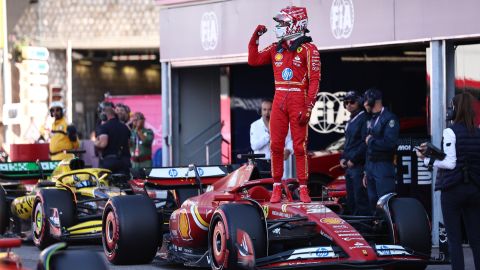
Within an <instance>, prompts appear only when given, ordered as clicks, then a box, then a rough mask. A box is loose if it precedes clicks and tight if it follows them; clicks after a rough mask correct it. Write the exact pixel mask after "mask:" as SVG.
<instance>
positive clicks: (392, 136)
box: [363, 88, 400, 212]
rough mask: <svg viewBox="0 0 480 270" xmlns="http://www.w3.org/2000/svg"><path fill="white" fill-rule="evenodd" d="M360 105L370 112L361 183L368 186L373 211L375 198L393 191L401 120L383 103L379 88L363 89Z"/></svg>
mask: <svg viewBox="0 0 480 270" xmlns="http://www.w3.org/2000/svg"><path fill="white" fill-rule="evenodd" d="M363 105H364V107H365V110H366V111H367V112H368V113H370V115H371V118H370V120H369V121H368V123H367V137H366V138H365V143H366V145H367V159H366V164H365V176H364V177H363V182H364V183H363V184H364V185H365V186H366V187H367V192H368V201H369V203H370V211H371V212H375V209H376V205H377V201H378V199H379V198H380V197H382V196H383V195H385V194H388V193H392V192H395V167H394V164H393V158H394V155H395V150H396V146H397V140H398V134H399V132H400V124H399V123H398V120H397V117H396V116H395V115H394V114H393V113H392V112H390V111H389V110H388V109H387V108H385V107H384V106H383V101H382V92H380V91H379V90H378V89H374V88H372V89H368V90H367V91H366V92H365V94H364V103H363Z"/></svg>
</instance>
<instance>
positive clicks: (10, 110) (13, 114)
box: [2, 103, 22, 125]
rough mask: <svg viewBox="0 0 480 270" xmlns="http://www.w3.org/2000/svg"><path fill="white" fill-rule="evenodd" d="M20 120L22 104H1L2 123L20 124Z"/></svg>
mask: <svg viewBox="0 0 480 270" xmlns="http://www.w3.org/2000/svg"><path fill="white" fill-rule="evenodd" d="M21 121H22V104H21V103H11V104H4V105H3V119H2V122H3V124H4V125H13V124H20V123H21Z"/></svg>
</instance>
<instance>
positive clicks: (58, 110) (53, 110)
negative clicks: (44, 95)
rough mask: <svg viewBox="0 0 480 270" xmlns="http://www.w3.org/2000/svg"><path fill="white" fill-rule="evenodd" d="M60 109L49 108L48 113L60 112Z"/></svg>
mask: <svg viewBox="0 0 480 270" xmlns="http://www.w3.org/2000/svg"><path fill="white" fill-rule="evenodd" d="M61 111H62V108H51V109H50V112H61Z"/></svg>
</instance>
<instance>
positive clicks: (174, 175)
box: [168, 169, 178, 178]
mask: <svg viewBox="0 0 480 270" xmlns="http://www.w3.org/2000/svg"><path fill="white" fill-rule="evenodd" d="M168 175H170V177H172V178H174V177H177V175H178V171H177V170H176V169H170V170H168Z"/></svg>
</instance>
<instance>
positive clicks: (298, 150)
mask: <svg viewBox="0 0 480 270" xmlns="http://www.w3.org/2000/svg"><path fill="white" fill-rule="evenodd" d="M273 19H274V20H275V22H276V23H277V24H276V26H275V30H274V31H275V35H276V37H277V39H278V40H279V41H278V42H277V43H273V44H271V45H270V46H268V47H267V48H265V49H264V50H262V51H260V52H259V51H258V44H259V38H260V36H261V35H263V34H264V33H265V32H266V31H267V28H266V27H265V26H264V25H258V26H257V28H256V29H255V31H254V32H253V35H252V37H251V39H250V42H249V44H248V64H249V65H251V66H260V65H267V64H272V66H273V74H274V79H275V95H274V99H273V107H272V113H271V118H270V132H271V133H270V134H271V135H270V136H271V138H270V140H271V141H270V145H271V146H270V149H271V153H272V154H271V158H272V176H273V179H274V181H275V184H274V186H273V192H272V196H271V198H270V201H271V202H280V200H281V196H282V187H281V183H280V182H281V179H282V175H283V150H284V146H285V137H286V136H287V133H288V127H289V124H290V129H291V133H292V138H293V150H294V153H295V160H296V165H297V177H298V180H299V182H300V189H299V191H300V192H299V193H300V200H301V201H302V202H310V201H311V199H310V196H309V194H308V189H307V185H306V184H307V179H308V168H307V155H306V148H307V136H308V133H307V131H308V125H307V123H308V121H309V119H310V113H311V111H312V108H313V105H314V103H315V98H316V95H317V92H318V88H319V83H320V54H319V52H318V50H317V47H315V45H313V43H312V38H311V37H308V36H306V35H305V34H306V33H308V30H307V23H308V16H307V10H306V8H304V7H295V6H289V7H286V8H284V9H282V10H280V12H279V13H278V14H277V15H276V16H275V17H274V18H273Z"/></svg>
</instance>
